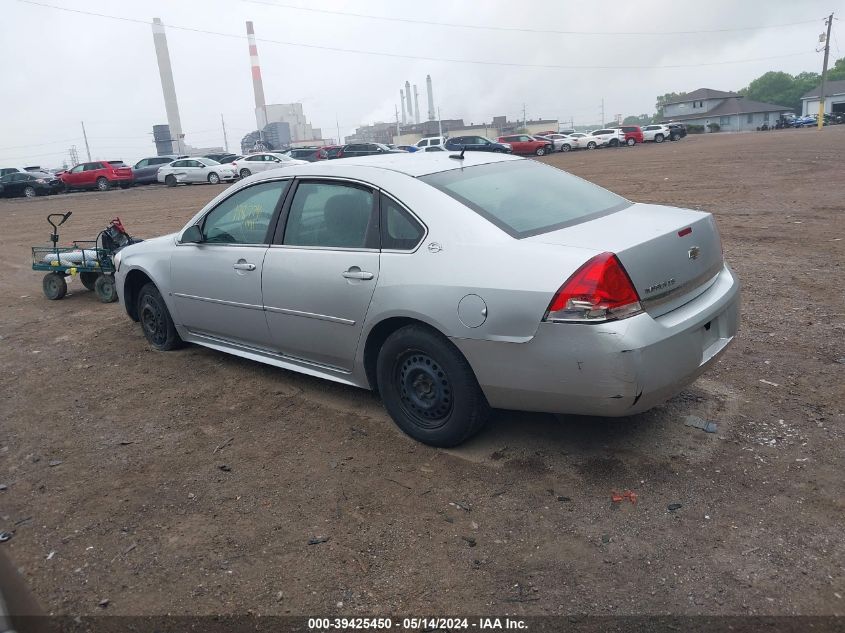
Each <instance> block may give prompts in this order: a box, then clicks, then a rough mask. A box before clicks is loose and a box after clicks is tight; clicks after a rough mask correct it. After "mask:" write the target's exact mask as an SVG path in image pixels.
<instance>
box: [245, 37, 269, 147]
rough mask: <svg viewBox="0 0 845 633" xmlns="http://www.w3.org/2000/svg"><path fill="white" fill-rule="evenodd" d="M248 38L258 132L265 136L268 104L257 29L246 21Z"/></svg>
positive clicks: (262, 136)
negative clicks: (256, 35) (265, 96)
mask: <svg viewBox="0 0 845 633" xmlns="http://www.w3.org/2000/svg"><path fill="white" fill-rule="evenodd" d="M246 39H247V41H248V42H249V63H250V64H251V65H252V91H253V92H254V93H255V122H256V123H257V124H258V133H259V134H260V135H261V138H262V139H263V138H264V126H265V125H267V106H266V104H265V103H264V83H263V82H262V81H261V66H260V65H259V63H258V46H256V44H255V31H254V30H253V28H252V22H247V23H246Z"/></svg>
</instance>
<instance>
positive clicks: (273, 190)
mask: <svg viewBox="0 0 845 633" xmlns="http://www.w3.org/2000/svg"><path fill="white" fill-rule="evenodd" d="M289 185H290V181H289V180H282V181H273V182H264V183H261V184H258V185H253V186H252V187H247V188H246V189H241V190H240V191H238V192H237V193H234V194H232V195H231V196H229V197H228V198H226V199H225V200H224V201H223V202H221V203H220V204H218V205H217V206H216V207H215V208H214V209H213V210H212V211H211V212H210V213H209V214H208V215H206V216H205V220H204V221H203V225H202V235H203V239H204V241H205V242H208V243H210V244H266V243H267V229H268V228H269V226H270V220H271V219H272V218H273V213H275V211H276V206H277V205H278V203H279V199H280V198H281V197H282V195H283V194H284V192H285V190H286V189H287V188H288V186H289Z"/></svg>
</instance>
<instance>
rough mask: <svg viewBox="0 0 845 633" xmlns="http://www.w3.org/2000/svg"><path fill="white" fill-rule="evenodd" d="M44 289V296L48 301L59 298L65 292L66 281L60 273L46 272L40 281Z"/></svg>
mask: <svg viewBox="0 0 845 633" xmlns="http://www.w3.org/2000/svg"><path fill="white" fill-rule="evenodd" d="M41 287H42V288H43V289H44V296H45V297H47V298H48V299H49V300H50V301H56V300H57V299H61V298H62V297H64V296H65V295H66V294H67V282H66V281H65V276H64V275H62V274H61V273H47V274H46V275H44V280H43V281H42V282H41Z"/></svg>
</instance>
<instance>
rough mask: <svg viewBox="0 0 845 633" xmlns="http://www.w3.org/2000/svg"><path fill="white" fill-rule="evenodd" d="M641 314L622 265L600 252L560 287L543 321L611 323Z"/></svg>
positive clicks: (633, 289)
mask: <svg viewBox="0 0 845 633" xmlns="http://www.w3.org/2000/svg"><path fill="white" fill-rule="evenodd" d="M640 312H642V306H641V305H640V297H639V295H638V294H637V290H636V289H635V288H634V284H633V283H631V278H630V277H628V273H627V272H625V268H624V267H623V266H622V263H621V262H620V261H619V259H618V258H617V257H616V255H614V254H613V253H602V254H601V255H596V256H595V257H593V258H592V259H591V260H589V261H588V262H587V263H586V264H584V265H583V266H581V268H579V269H578V270H576V271H575V273H574V274H573V275H572V276H571V277H570V278H569V279H568V280H567V281H566V283H564V284H563V285H562V286H561V287H560V289H559V290H558V291H557V292H556V293H555V296H554V298H552V302H551V303H550V304H549V308H548V310H547V311H546V316H545V317H544V318H543V320H544V321H558V322H561V321H574V322H585V321H586V322H601V321H614V320H617V319H624V318H626V317H629V316H633V315H635V314H639V313H640Z"/></svg>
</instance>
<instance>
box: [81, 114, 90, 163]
mask: <svg viewBox="0 0 845 633" xmlns="http://www.w3.org/2000/svg"><path fill="white" fill-rule="evenodd" d="M80 123H82V138H84V139H85V151H86V153H87V154H88V162H89V163H90V162H91V148H90V147H88V135H87V134H86V133H85V121H80Z"/></svg>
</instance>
